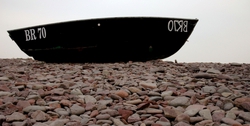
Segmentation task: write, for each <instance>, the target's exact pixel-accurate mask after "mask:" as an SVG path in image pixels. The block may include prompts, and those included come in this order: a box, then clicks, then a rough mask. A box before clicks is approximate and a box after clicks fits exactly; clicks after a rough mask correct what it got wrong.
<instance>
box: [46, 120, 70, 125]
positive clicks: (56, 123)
mask: <svg viewBox="0 0 250 126" xmlns="http://www.w3.org/2000/svg"><path fill="white" fill-rule="evenodd" d="M68 121H69V119H56V120H55V121H53V122H52V123H51V124H49V126H64V124H66V123H67V122H68Z"/></svg>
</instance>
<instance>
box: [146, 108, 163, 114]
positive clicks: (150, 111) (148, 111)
mask: <svg viewBox="0 0 250 126" xmlns="http://www.w3.org/2000/svg"><path fill="white" fill-rule="evenodd" d="M145 110H146V113H148V114H161V113H162V112H163V111H162V110H160V109H154V108H146V109H145Z"/></svg>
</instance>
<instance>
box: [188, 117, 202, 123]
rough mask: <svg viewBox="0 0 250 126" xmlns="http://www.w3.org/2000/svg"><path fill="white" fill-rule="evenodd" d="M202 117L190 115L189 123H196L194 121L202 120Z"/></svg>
mask: <svg viewBox="0 0 250 126" xmlns="http://www.w3.org/2000/svg"><path fill="white" fill-rule="evenodd" d="M202 120H203V118H202V117H199V116H198V117H190V123H196V122H200V121H202Z"/></svg>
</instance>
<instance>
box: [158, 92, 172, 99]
mask: <svg viewBox="0 0 250 126" xmlns="http://www.w3.org/2000/svg"><path fill="white" fill-rule="evenodd" d="M172 94H173V91H164V92H162V93H161V97H163V98H164V97H165V96H172Z"/></svg>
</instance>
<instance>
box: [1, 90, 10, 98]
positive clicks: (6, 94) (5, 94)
mask: <svg viewBox="0 0 250 126" xmlns="http://www.w3.org/2000/svg"><path fill="white" fill-rule="evenodd" d="M10 95H11V93H10V92H6V91H0V97H2V96H10Z"/></svg>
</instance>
